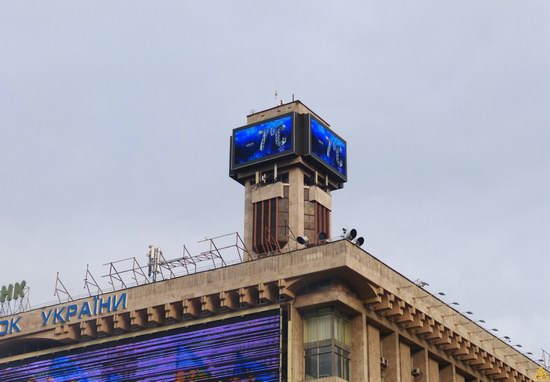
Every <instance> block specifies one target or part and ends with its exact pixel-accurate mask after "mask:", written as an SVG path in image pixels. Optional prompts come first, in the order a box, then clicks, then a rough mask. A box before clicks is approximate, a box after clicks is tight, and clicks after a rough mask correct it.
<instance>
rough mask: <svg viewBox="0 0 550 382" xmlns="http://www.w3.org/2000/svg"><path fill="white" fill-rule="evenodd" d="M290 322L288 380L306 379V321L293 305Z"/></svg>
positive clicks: (290, 309)
mask: <svg viewBox="0 0 550 382" xmlns="http://www.w3.org/2000/svg"><path fill="white" fill-rule="evenodd" d="M289 313H290V320H289V322H288V380H289V381H302V380H303V379H304V321H303V320H302V317H301V316H300V313H298V311H297V310H296V308H294V307H293V306H292V305H291V306H290V308H289Z"/></svg>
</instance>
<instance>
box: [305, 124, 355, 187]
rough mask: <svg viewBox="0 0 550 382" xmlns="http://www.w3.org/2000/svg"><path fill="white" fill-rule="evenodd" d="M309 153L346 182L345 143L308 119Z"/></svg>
mask: <svg viewBox="0 0 550 382" xmlns="http://www.w3.org/2000/svg"><path fill="white" fill-rule="evenodd" d="M309 127H310V129H309V133H310V137H309V142H310V148H309V153H310V154H311V155H312V156H313V157H315V158H316V159H317V160H318V161H319V162H321V163H322V164H323V165H325V166H326V167H328V168H329V169H330V170H331V171H332V172H333V173H334V174H336V175H337V176H338V177H340V178H341V179H342V180H344V181H346V180H347V145H346V141H344V140H343V139H342V138H340V137H339V136H338V135H336V134H335V133H334V132H333V131H332V130H331V129H329V128H328V127H327V126H325V125H324V124H323V123H321V122H320V121H319V120H317V119H316V118H315V117H313V116H310V118H309Z"/></svg>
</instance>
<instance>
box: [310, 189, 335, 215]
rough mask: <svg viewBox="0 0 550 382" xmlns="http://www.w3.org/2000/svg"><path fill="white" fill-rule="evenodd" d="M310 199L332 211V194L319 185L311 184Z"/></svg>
mask: <svg viewBox="0 0 550 382" xmlns="http://www.w3.org/2000/svg"><path fill="white" fill-rule="evenodd" d="M309 201H310V202H317V203H319V204H320V205H322V206H323V207H325V208H327V209H329V210H330V211H332V196H330V195H329V194H327V193H326V192H325V191H323V190H322V189H320V188H319V187H317V186H311V187H310V188H309Z"/></svg>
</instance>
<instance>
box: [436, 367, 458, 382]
mask: <svg viewBox="0 0 550 382" xmlns="http://www.w3.org/2000/svg"><path fill="white" fill-rule="evenodd" d="M455 377H456V370H455V365H453V364H450V365H448V366H445V367H444V368H442V369H441V370H440V371H439V378H440V381H441V382H456V378H455Z"/></svg>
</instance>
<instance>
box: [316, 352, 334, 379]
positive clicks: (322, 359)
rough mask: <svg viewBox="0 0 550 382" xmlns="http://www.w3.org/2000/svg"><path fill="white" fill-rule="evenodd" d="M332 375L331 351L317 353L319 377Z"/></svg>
mask: <svg viewBox="0 0 550 382" xmlns="http://www.w3.org/2000/svg"><path fill="white" fill-rule="evenodd" d="M331 375H332V353H323V354H319V378H322V377H330V376H331Z"/></svg>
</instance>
